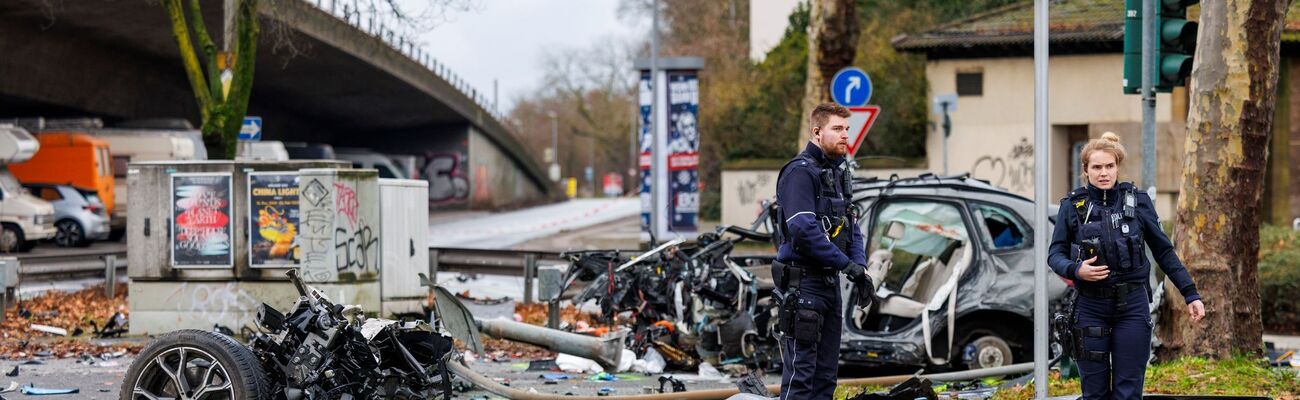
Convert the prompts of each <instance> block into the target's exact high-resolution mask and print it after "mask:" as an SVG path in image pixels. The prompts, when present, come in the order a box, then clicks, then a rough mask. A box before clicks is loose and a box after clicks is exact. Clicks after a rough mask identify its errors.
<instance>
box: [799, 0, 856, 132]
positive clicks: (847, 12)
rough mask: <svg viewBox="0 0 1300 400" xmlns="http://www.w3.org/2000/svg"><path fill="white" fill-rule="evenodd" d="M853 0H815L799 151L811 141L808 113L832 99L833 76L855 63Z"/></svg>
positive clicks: (810, 18)
mask: <svg viewBox="0 0 1300 400" xmlns="http://www.w3.org/2000/svg"><path fill="white" fill-rule="evenodd" d="M853 4H854V2H853V0H813V1H812V3H811V4H810V6H811V9H810V10H809V11H810V15H809V25H808V79H807V80H806V81H805V82H804V96H803V114H801V115H799V121H801V122H800V123H799V139H798V142H797V143H798V144H797V145H796V147H795V149H796V150H795V151H799V150H802V149H803V142H805V141H807V140H808V130H809V129H810V128H811V127H810V126H809V125H808V114H809V113H810V112H812V109H813V108H814V107H817V105H818V104H821V103H826V102H830V101H831V91H830V83H831V81H830V80H831V78H834V77H835V73H836V72H838V71H839V70H840V69H842V68H844V67H847V66H849V65H851V64H853V56H854V55H855V54H856V53H857V52H856V51H854V49H855V48H856V47H857V43H858V32H859V29H858V13H857V11H856V9H855V8H854V6H853Z"/></svg>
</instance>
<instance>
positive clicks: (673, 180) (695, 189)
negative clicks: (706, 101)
mask: <svg viewBox="0 0 1300 400" xmlns="http://www.w3.org/2000/svg"><path fill="white" fill-rule="evenodd" d="M699 107H700V81H699V79H698V78H697V77H696V73H695V71H669V72H668V174H669V175H668V225H669V226H670V227H671V228H672V229H671V230H674V231H687V232H694V231H695V230H696V229H697V225H698V223H697V221H696V220H697V217H698V215H699V212H700V179H699V165H700V153H699V148H700V132H699V129H698V127H699V124H698V123H697V121H698V116H699Z"/></svg>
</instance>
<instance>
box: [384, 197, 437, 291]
mask: <svg viewBox="0 0 1300 400" xmlns="http://www.w3.org/2000/svg"><path fill="white" fill-rule="evenodd" d="M379 203H380V207H379V219H380V224H381V225H382V226H383V235H382V238H381V239H380V241H379V243H380V246H382V249H383V250H382V255H381V256H380V257H381V260H380V263H381V265H382V271H383V272H382V273H380V275H381V276H382V278H381V279H380V287H379V291H380V293H381V294H382V296H383V298H382V299H381V303H382V305H381V307H383V308H382V310H380V311H381V312H380V315H385V316H387V315H424V308H423V304H424V301H425V300H426V299H427V298H428V296H429V289H428V288H426V287H423V286H420V279H419V274H420V273H421V272H423V273H425V274H428V275H429V276H435V275H433V273H432V272H430V270H429V266H430V264H429V182H428V181H424V180H418V179H380V180H379Z"/></svg>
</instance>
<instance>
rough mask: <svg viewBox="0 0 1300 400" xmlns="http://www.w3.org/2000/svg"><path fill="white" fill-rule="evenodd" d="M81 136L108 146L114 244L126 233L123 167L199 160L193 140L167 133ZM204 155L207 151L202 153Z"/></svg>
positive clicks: (120, 131)
mask: <svg viewBox="0 0 1300 400" xmlns="http://www.w3.org/2000/svg"><path fill="white" fill-rule="evenodd" d="M82 132H85V133H88V134H90V135H93V136H95V137H97V138H100V139H103V140H104V141H106V142H108V149H109V153H111V155H112V156H113V215H112V218H111V219H112V223H111V225H112V226H113V234H112V235H111V236H110V237H109V240H117V239H118V238H120V237H121V235H122V232H124V230H125V229H126V208H127V207H126V198H127V190H129V188H127V186H126V165H127V164H129V163H133V162H140V161H167V160H202V159H205V158H206V157H205V158H199V157H198V149H196V148H195V146H196V143H198V146H199V148H202V146H203V145H202V142H196V141H195V140H194V139H193V138H191V137H189V136H187V135H182V134H178V133H174V132H171V131H151V130H144V129H86V130H84V131H82ZM203 153H204V154H205V155H206V154H207V151H204V152H203Z"/></svg>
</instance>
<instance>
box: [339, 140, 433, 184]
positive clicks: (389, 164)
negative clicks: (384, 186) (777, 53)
mask: <svg viewBox="0 0 1300 400" xmlns="http://www.w3.org/2000/svg"><path fill="white" fill-rule="evenodd" d="M334 152H335V155H336V156H338V159H340V160H344V161H351V162H352V167H353V168H373V169H375V170H377V171H379V177H380V178H397V179H417V178H412V177H411V176H410V175H407V173H406V170H405V169H403V168H402V167H399V166H397V163H394V162H393V159H391V158H389V157H388V156H386V155H384V154H381V153H378V152H375V151H374V150H370V149H363V148H355V147H339V148H336V149H334Z"/></svg>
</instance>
